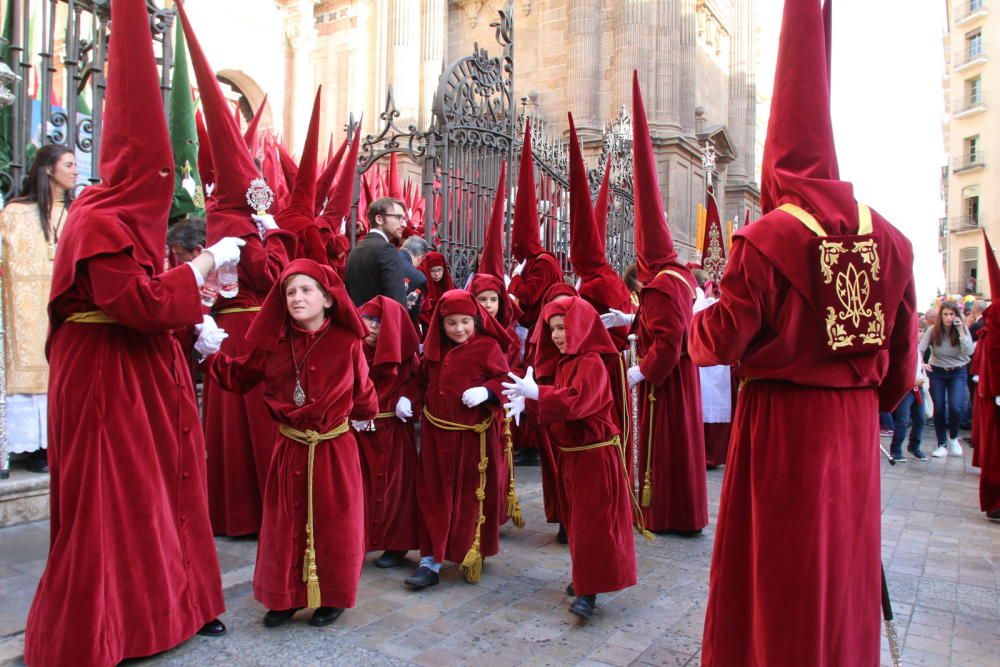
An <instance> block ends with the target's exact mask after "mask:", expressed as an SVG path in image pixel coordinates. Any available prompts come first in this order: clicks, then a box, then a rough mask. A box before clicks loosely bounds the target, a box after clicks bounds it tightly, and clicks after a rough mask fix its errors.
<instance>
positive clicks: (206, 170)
mask: <svg viewBox="0 0 1000 667" xmlns="http://www.w3.org/2000/svg"><path fill="white" fill-rule="evenodd" d="M194 122H195V125H196V126H197V128H198V175H199V176H201V183H202V186H206V185H208V184H210V183H211V184H212V185H213V186H214V185H215V169H213V167H212V145H211V144H210V143H208V130H207V129H206V128H205V117H204V116H202V114H201V109H198V110H197V111H195V112H194ZM205 199H206V200H208V199H212V200H213V201H214V199H215V198H214V197H210V196H209V194H208V192H207V189H206V192H205Z"/></svg>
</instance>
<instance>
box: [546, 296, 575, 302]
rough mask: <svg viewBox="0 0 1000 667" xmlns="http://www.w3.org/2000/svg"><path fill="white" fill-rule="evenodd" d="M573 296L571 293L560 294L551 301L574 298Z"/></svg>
mask: <svg viewBox="0 0 1000 667" xmlns="http://www.w3.org/2000/svg"><path fill="white" fill-rule="evenodd" d="M572 298H573V297H571V296H570V295H569V294H560V295H559V296H557V297H555V298H554V299H552V300H551V301H549V303H555V302H556V301H565V300H566V299H572Z"/></svg>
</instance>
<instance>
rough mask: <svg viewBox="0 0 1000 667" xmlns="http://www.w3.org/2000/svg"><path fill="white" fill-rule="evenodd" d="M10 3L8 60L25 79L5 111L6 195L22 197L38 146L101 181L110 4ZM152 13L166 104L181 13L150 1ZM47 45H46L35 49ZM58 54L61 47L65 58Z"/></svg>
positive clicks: (1, 117)
mask: <svg viewBox="0 0 1000 667" xmlns="http://www.w3.org/2000/svg"><path fill="white" fill-rule="evenodd" d="M6 4H7V8H6V12H9V13H10V17H9V21H10V23H9V25H10V33H9V35H6V36H5V37H6V38H7V40H8V41H9V43H8V44H5V45H4V46H3V47H2V53H3V54H4V56H5V58H4V62H6V64H7V65H8V66H9V67H10V68H11V70H13V72H14V73H15V74H16V75H17V76H19V77H20V78H19V79H18V80H17V81H16V82H15V83H14V90H13V93H14V103H13V105H11V106H10V107H8V108H4V109H2V110H0V140H2V141H3V142H6V146H5V147H4V149H5V151H9V154H8V155H2V154H0V160H2V161H3V162H2V163H0V192H2V193H3V195H4V197H5V198H8V197H10V196H16V195H17V194H19V193H20V191H21V181H22V179H23V177H24V175H25V173H26V171H27V168H28V166H29V163H30V161H31V156H32V154H33V147H37V146H41V145H44V144H50V143H56V144H62V145H64V146H66V147H68V148H70V149H72V150H73V151H74V152H75V153H76V155H77V161H78V163H79V165H80V170H79V171H80V174H81V176H83V177H85V178H87V180H88V181H89V182H91V183H95V182H97V181H98V180H100V174H99V172H98V163H99V157H100V156H99V151H100V143H101V141H100V139H101V110H102V108H103V106H104V89H105V80H104V64H105V60H106V58H107V52H108V24H109V22H110V19H111V5H110V0H42V1H41V2H39V1H38V0H11V1H10V2H8V3H6ZM146 8H147V11H148V12H149V20H150V30H151V32H152V34H153V39H154V42H155V48H156V51H157V53H158V58H157V61H158V62H159V64H160V65H161V67H162V69H161V80H160V83H161V88H162V91H163V98H164V103H166V99H167V96H168V95H169V91H170V76H171V67H172V65H173V44H172V43H171V41H170V39H169V37H165V36H167V35H169V34H170V29H171V27H172V26H173V23H174V18H175V15H176V12H175V10H173V9H162V8H160V7H157V6H156V5H155V4H154V2H153V0H146ZM32 9H34V11H32ZM37 21H40V22H41V29H40V30H39V29H38V26H37V25H36V24H35V22H37ZM33 33H34V34H33ZM39 38H40V41H41V43H40V44H37V43H34V42H36V41H38V39H39ZM57 47H61V48H60V52H58V53H57V52H56V49H57ZM88 97H89V100H88V99H87V98H88Z"/></svg>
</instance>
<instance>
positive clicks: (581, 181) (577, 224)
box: [569, 114, 634, 350]
mask: <svg viewBox="0 0 1000 667" xmlns="http://www.w3.org/2000/svg"><path fill="white" fill-rule="evenodd" d="M610 160H611V158H610V157H609V158H608V163H607V165H606V166H605V169H604V178H603V179H601V189H600V192H599V193H598V195H597V199H598V201H597V207H596V208H597V209H599V212H598V210H595V207H592V206H591V204H590V181H589V179H588V178H587V168H586V166H585V165H584V162H583V153H582V152H581V150H580V140H579V139H578V138H577V135H576V125H575V124H574V123H573V114H569V201H570V209H569V214H570V215H569V226H570V233H569V247H570V252H569V260H570V263H571V264H572V265H573V271H575V272H576V275H577V277H578V278H579V279H580V296H582V297H583V298H584V299H586V300H587V301H588V302H589V303H590V305H592V306H593V307H594V308H595V309H596V310H597V312H598V313H602V314H603V313H607V312H608V311H609V310H610V309H611V308H614V309H615V310H619V311H621V312H624V313H631V312H634V309H633V307H632V300H631V295H630V294H629V291H628V287H627V286H626V285H625V281H624V280H622V279H621V276H619V275H618V274H617V273H616V272H615V270H614V269H612V268H611V264H609V263H608V259H607V256H606V254H605V253H606V250H605V247H606V245H605V244H606V237H607V228H608V222H607V219H608V201H609V189H610V182H611V181H610V176H611V161H610ZM598 215H600V219H598ZM610 332H611V338H612V340H614V341H615V345H617V347H618V349H619V350H624V349H626V348H628V327H625V326H621V327H615V328H613V329H611V330H610Z"/></svg>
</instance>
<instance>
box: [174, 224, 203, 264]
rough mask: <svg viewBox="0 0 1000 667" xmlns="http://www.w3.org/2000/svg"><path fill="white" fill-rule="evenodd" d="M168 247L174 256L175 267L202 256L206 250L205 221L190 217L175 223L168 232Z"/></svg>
mask: <svg viewBox="0 0 1000 667" xmlns="http://www.w3.org/2000/svg"><path fill="white" fill-rule="evenodd" d="M167 247H168V248H170V252H171V253H172V254H173V256H174V260H175V261H174V262H173V264H174V265H177V264H181V263H183V262H190V261H191V260H192V259H194V258H195V257H197V256H198V255H200V254H201V253H202V251H203V250H204V249H205V220H204V219H203V218H194V217H189V218H186V219H184V220H181V221H180V222H177V223H174V224H173V225H172V226H171V227H170V229H168V230H167Z"/></svg>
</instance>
